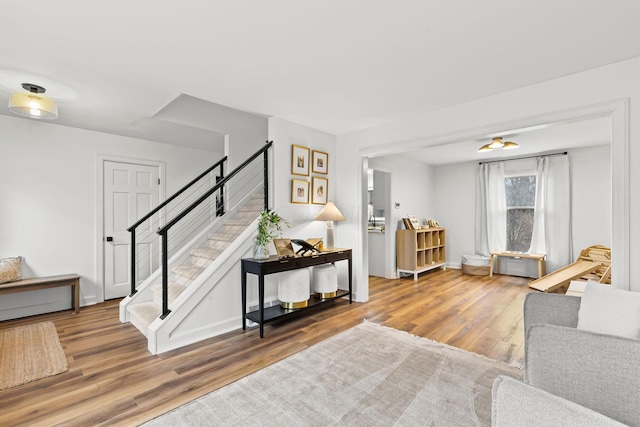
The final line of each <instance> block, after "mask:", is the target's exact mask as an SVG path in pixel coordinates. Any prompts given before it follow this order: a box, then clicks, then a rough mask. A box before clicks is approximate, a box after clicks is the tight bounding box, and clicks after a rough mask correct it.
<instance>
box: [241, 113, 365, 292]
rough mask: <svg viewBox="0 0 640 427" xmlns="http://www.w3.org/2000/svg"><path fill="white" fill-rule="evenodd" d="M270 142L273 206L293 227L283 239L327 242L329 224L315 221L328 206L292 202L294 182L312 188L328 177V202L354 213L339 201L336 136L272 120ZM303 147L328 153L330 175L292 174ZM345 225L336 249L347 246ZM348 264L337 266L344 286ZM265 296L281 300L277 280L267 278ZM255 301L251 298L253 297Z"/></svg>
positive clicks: (337, 234)
mask: <svg viewBox="0 0 640 427" xmlns="http://www.w3.org/2000/svg"><path fill="white" fill-rule="evenodd" d="M269 140H270V141H273V157H272V159H273V162H272V165H273V167H272V170H271V173H272V176H273V179H272V181H271V182H272V184H271V196H270V198H271V199H270V207H271V208H272V209H273V210H275V211H276V212H277V213H278V214H279V215H280V216H282V217H283V218H285V219H286V220H287V221H288V222H289V224H290V226H291V227H290V228H284V230H283V237H289V238H294V239H303V240H304V239H307V238H311V237H322V238H323V239H326V237H325V236H326V223H325V222H321V221H314V218H315V217H316V215H318V212H320V210H321V209H322V208H323V207H324V205H314V204H311V203H309V204H306V205H303V204H293V203H291V180H292V179H294V178H295V179H298V180H306V181H308V182H309V187H310V188H311V178H312V177H313V176H318V177H322V178H328V180H329V181H328V193H327V200H331V201H333V202H335V203H336V206H337V207H338V209H340V211H341V212H342V213H343V214H344V215H345V216H346V217H347V218H349V216H352V215H353V213H352V212H351V211H350V210H349V208H348V207H347V209H345V208H343V207H342V206H341V205H340V203H337V202H336V192H337V182H336V179H335V177H336V167H337V166H336V137H335V136H334V135H331V134H328V133H325V132H321V131H318V130H315V129H311V128H308V127H305V126H302V125H298V124H296V123H292V122H288V121H286V120H283V119H279V118H275V117H272V118H270V119H269ZM292 144H296V145H301V146H303V147H308V148H309V149H310V150H318V151H323V152H325V153H328V155H329V163H328V173H327V174H326V175H322V174H314V173H312V172H311V169H310V170H309V176H307V177H305V176H299V175H292V174H291V145H292ZM342 224H343V223H342V222H336V223H335V224H334V227H335V246H337V247H347V246H344V243H343V239H342V235H341V233H342ZM269 246H270V250H271V253H272V254H275V248H274V247H273V244H270V245H269ZM342 264H346V263H344V262H340V263H337V265H338V268H339V270H338V274H339V281H340V286H341V287H343V285H342V283H344V278H345V277H346V273H345V269H346V266H344V265H342ZM265 295H266V297H265V298H266V299H267V300H268V299H275V298H276V297H277V289H276V288H275V287H274V285H273V280H269V278H268V277H267V279H265ZM249 299H250V300H251V295H249Z"/></svg>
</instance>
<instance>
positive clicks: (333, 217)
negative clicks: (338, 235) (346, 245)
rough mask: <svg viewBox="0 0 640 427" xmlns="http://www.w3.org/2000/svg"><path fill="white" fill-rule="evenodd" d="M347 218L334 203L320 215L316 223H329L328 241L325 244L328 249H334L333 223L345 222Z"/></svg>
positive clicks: (325, 206)
mask: <svg viewBox="0 0 640 427" xmlns="http://www.w3.org/2000/svg"><path fill="white" fill-rule="evenodd" d="M344 220H346V218H345V217H344V215H342V212H340V210H339V209H338V208H337V207H336V205H334V204H333V202H331V201H329V202H327V204H326V205H324V208H322V210H321V211H320V213H318V216H316V218H315V221H326V222H327V240H326V244H325V248H326V249H333V221H344Z"/></svg>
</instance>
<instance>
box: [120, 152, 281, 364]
mask: <svg viewBox="0 0 640 427" xmlns="http://www.w3.org/2000/svg"><path fill="white" fill-rule="evenodd" d="M271 144H272V143H270V142H269V143H267V145H266V146H265V147H264V148H263V149H261V150H258V152H256V153H255V154H254V155H253V156H251V157H250V158H249V159H247V161H245V162H244V163H243V164H242V165H240V166H239V167H238V168H236V169H235V170H234V171H232V172H231V173H229V175H228V176H226V177H224V178H223V179H221V177H220V176H217V177H215V179H213V178H214V177H213V176H211V175H207V174H208V172H210V171H211V170H212V169H213V168H217V167H220V175H222V166H221V163H220V162H219V164H216V165H214V166H212V168H210V169H209V170H208V171H205V172H204V173H203V174H201V175H200V176H199V177H197V178H196V179H194V181H192V182H191V183H190V184H188V185H187V186H185V187H184V188H183V189H181V190H180V191H179V192H178V193H176V194H175V195H174V196H172V197H170V198H169V199H167V201H165V202H164V203H163V204H161V205H160V206H159V207H158V208H156V209H154V210H153V211H152V212H151V213H150V214H148V215H146V216H145V217H143V218H142V219H141V220H140V221H138V222H137V223H136V224H134V225H133V226H132V227H130V228H129V231H130V232H131V236H132V237H131V240H132V245H131V246H132V248H137V246H136V243H138V244H141V243H142V244H143V245H146V246H145V247H155V248H156V249H155V252H153V251H151V252H150V255H149V256H147V258H146V259H145V260H143V261H142V262H141V261H140V260H136V253H138V252H139V251H138V250H137V249H136V250H135V251H132V265H133V266H134V267H133V268H132V274H131V282H132V283H133V284H134V285H133V286H132V290H131V294H130V295H129V296H127V297H126V298H124V299H123V300H122V301H121V303H120V321H121V322H123V323H124V322H130V323H131V324H132V325H134V326H135V327H136V328H137V329H139V330H140V332H141V333H142V334H143V335H144V336H145V337H147V340H148V348H149V351H150V352H151V353H152V354H157V353H162V352H165V351H168V350H171V349H175V348H178V347H181V346H184V345H187V344H191V343H194V342H197V341H200V340H202V339H206V338H209V337H212V336H215V335H219V334H220V333H224V332H227V331H229V330H232V329H237V328H238V327H239V326H240V325H241V323H240V322H241V320H240V319H241V318H242V316H241V313H240V310H239V308H240V297H241V296H240V286H239V283H238V273H237V271H236V270H237V268H239V264H240V259H241V258H243V257H247V256H251V254H252V250H253V247H254V244H253V243H254V240H255V234H256V230H257V222H258V218H259V216H260V214H261V213H262V211H263V210H264V209H265V206H267V205H268V200H266V199H265V197H266V195H267V194H268V182H267V177H268V167H267V165H268V158H267V150H268V149H269V148H270V147H271ZM225 160H226V158H225ZM202 181H204V184H203V183H202ZM212 182H215V185H212V184H211V183H212ZM191 187H196V188H195V189H192V188H191ZM183 193H184V194H187V196H186V197H187V199H184V197H183V199H182V200H180V199H179V197H178V195H179V194H180V195H182V194H183ZM189 193H191V194H189ZM181 197H182V196H181ZM169 202H172V203H173V204H174V205H176V204H177V206H178V208H172V207H171V206H170V203H169ZM162 214H164V217H162V218H160V215H162ZM153 215H156V218H153ZM153 229H157V230H158V231H157V233H149V230H153ZM149 236H151V237H149ZM136 239H144V241H142V242H141V241H140V240H136ZM152 239H155V241H154V240H152ZM160 255H161V259H160V261H158V260H157V258H158V257H159V256H160ZM149 263H151V265H154V266H159V268H157V267H153V268H155V271H153V272H152V273H151V274H150V275H149V276H148V277H146V278H144V277H143V278H140V277H139V275H140V274H141V273H140V270H141V269H143V267H144V268H146V267H147V265H148V264H149ZM138 264H139V265H141V266H142V267H139V268H138V270H137V271H136V268H137V267H136V266H137V265H138ZM147 270H148V269H147ZM135 283H139V284H138V285H135ZM236 300H237V301H236Z"/></svg>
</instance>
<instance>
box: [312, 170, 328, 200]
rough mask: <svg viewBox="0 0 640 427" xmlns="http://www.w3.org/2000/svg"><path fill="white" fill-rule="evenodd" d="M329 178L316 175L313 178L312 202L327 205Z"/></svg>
mask: <svg viewBox="0 0 640 427" xmlns="http://www.w3.org/2000/svg"><path fill="white" fill-rule="evenodd" d="M328 183H329V180H328V179H327V178H318V177H317V176H314V177H313V178H312V179H311V188H312V196H311V200H312V203H313V204H315V205H326V204H327V187H328Z"/></svg>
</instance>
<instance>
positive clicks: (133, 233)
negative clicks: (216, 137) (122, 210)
mask: <svg viewBox="0 0 640 427" xmlns="http://www.w3.org/2000/svg"><path fill="white" fill-rule="evenodd" d="M226 162H227V156H224V157H223V158H222V159H220V160H218V161H217V162H216V163H214V164H213V166H211V167H209V168H208V169H207V170H205V171H204V172H202V173H201V174H200V175H198V176H197V177H195V178H194V179H192V180H191V181H190V182H189V183H188V184H186V185H185V186H184V187H182V188H181V189H180V190H178V191H176V192H175V193H174V194H173V195H172V196H171V197H169V198H168V199H166V200H165V201H164V202H162V203H160V204H159V205H158V206H156V207H155V208H154V209H152V210H151V211H150V212H149V213H147V214H146V215H145V216H143V217H142V218H140V219H139V220H138V221H137V222H136V223H135V224H133V225H132V226H131V227H129V228H127V231H128V232H129V233H130V235H131V239H130V241H131V255H130V262H131V271H130V274H131V278H130V279H131V293H130V294H129V296H132V295H134V294H135V293H136V292H137V290H136V284H137V281H138V280H137V265H138V264H137V256H136V255H137V250H136V240H137V239H136V232H137V231H138V228H139V227H140V226H141V225H143V224H145V223H146V222H148V221H149V220H150V219H151V218H152V217H153V216H154V215H156V214H158V212H160V211H161V210H162V209H164V208H165V207H167V206H168V205H169V204H170V203H172V202H174V201H176V200H177V199H178V197H180V196H182V195H183V194H185V192H187V191H188V190H190V189H192V188H193V187H194V186H195V185H196V184H197V183H198V182H200V181H201V180H202V179H203V178H205V177H206V176H207V175H209V174H210V173H212V172H214V171H215V169H219V172H218V173H219V175H217V176H216V180H217V181H219V180H220V179H222V178H224V165H225V163H226ZM220 200H224V193H223V190H221V192H220ZM218 212H219V214H220V215H223V214H224V210H223V209H220V210H219V211H218ZM159 223H160V220H157V221H156V225H159Z"/></svg>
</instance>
